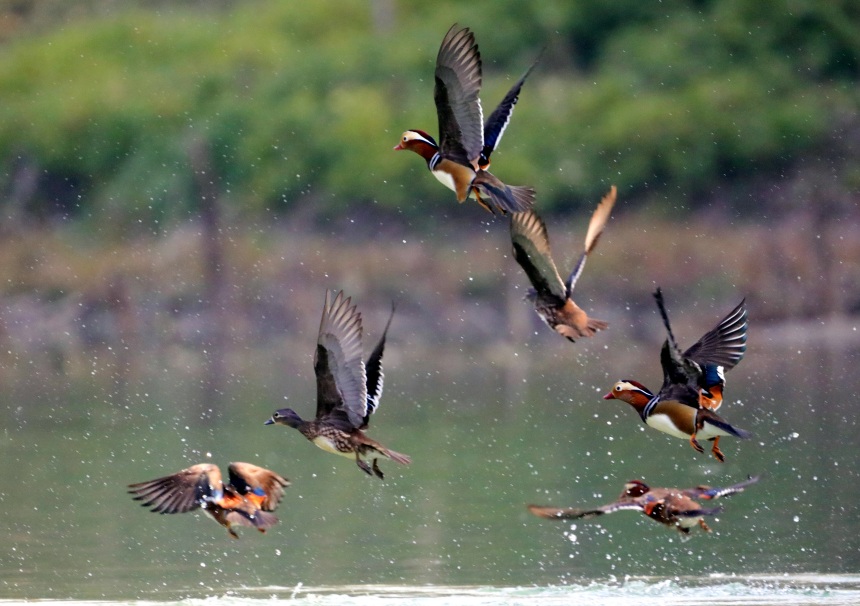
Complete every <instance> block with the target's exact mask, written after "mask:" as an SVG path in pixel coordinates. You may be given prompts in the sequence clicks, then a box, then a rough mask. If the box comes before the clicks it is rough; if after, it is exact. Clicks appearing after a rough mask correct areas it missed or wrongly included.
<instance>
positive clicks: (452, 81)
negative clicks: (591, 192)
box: [394, 24, 535, 214]
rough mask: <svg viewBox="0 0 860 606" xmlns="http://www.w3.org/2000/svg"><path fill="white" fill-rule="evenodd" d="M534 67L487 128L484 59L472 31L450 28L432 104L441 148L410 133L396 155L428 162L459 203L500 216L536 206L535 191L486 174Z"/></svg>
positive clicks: (419, 133) (420, 132)
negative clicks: (473, 204) (471, 200)
mask: <svg viewBox="0 0 860 606" xmlns="http://www.w3.org/2000/svg"><path fill="white" fill-rule="evenodd" d="M532 68H534V64H533V65H532V67H530V68H529V70H528V71H527V72H526V73H525V74H524V75H523V76H522V78H520V79H519V80H518V81H517V82H516V83H515V84H514V85H513V86H512V87H511V89H510V91H508V94H507V95H505V98H504V99H503V100H502V102H501V103H500V104H499V106H498V107H497V108H496V109H495V111H493V113H492V114H491V115H490V118H489V119H488V120H487V123H486V124H482V121H483V110H482V109H481V99H480V98H479V96H478V95H479V93H480V91H481V54H480V52H479V51H478V44H477V43H476V42H475V36H474V34H473V33H472V32H471V31H470V30H469V28H462V29H458V28H457V25H456V24H454V25H453V26H451V29H449V30H448V33H447V34H445V38H444V39H443V40H442V45H441V46H440V47H439V54H438V55H437V56H436V72H435V88H434V93H433V98H434V100H435V102H436V114H437V118H438V122H439V143H436V140H435V139H433V137H432V136H430V135H429V134H427V133H426V132H425V131H423V130H418V129H415V130H407V131H406V132H404V133H403V135H401V137H400V142H399V143H398V144H397V145H396V146H395V147H394V149H395V150H404V149H408V150H411V151H413V152H415V153H416V154H418V155H419V156H421V157H422V158H424V160H425V161H426V162H427V167H428V168H429V169H430V172H431V173H433V176H434V177H436V179H438V180H439V181H440V182H441V183H442V184H443V185H445V186H446V187H448V188H449V189H451V190H453V191H454V193H455V194H456V195H457V201H458V202H461V203H462V202H465V201H466V199H467V198H469V197H470V196H471V197H472V198H474V199H475V200H476V201H477V202H478V204H480V205H481V206H483V207H484V208H485V209H487V210H488V211H490V212H491V213H493V214H495V213H496V212H500V213H502V214H506V213H508V212H520V211H524V210H527V209H529V208H531V206H532V205H533V204H534V196H535V192H534V189H532V188H531V187H522V186H511V185H505V184H504V183H502V181H501V180H499V178H498V177H496V176H495V175H493V174H492V173H491V172H489V171H488V170H487V168H489V166H490V155H491V154H492V152H493V150H495V149H496V147H497V146H498V144H499V142H500V141H501V139H502V135H503V134H504V132H505V128H506V127H507V125H508V122H510V119H511V114H512V112H513V109H514V105H516V103H517V100H518V99H519V94H520V89H521V88H522V86H523V83H524V82H525V79H526V78H527V77H528V75H529V73H531V70H532Z"/></svg>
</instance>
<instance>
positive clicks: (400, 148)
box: [394, 143, 406, 151]
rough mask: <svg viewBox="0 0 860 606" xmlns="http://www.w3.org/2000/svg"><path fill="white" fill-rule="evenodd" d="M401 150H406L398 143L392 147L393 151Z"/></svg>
mask: <svg viewBox="0 0 860 606" xmlns="http://www.w3.org/2000/svg"><path fill="white" fill-rule="evenodd" d="M402 149H406V148H405V147H403V146H402V145H400V144H399V143H398V144H397V145H395V146H394V151H400V150H402Z"/></svg>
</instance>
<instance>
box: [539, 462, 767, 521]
mask: <svg viewBox="0 0 860 606" xmlns="http://www.w3.org/2000/svg"><path fill="white" fill-rule="evenodd" d="M758 480H759V477H758V476H756V477H751V478H749V479H747V480H744V481H743V482H740V483H738V484H734V485H732V486H727V487H725V488H711V487H709V486H697V487H696V488H651V487H650V486H648V485H647V484H646V483H645V482H642V481H641V480H633V481H631V482H628V483H627V484H625V485H624V491H623V492H622V493H621V496H619V497H618V499H617V500H615V501H613V502H612V503H609V504H607V505H602V506H600V507H596V508H594V509H579V508H574V507H563V508H559V507H544V506H540V505H529V506H528V509H529V511H531V512H532V513H533V514H534V515H536V516H538V517H541V518H546V519H549V520H578V519H587V518H593V517H596V516H600V515H603V514H607V513H613V512H616V511H622V510H625V509H629V510H633V511H641V512H642V513H644V514H645V515H646V516H648V517H649V518H651V519H652V520H655V521H657V522H660V523H661V524H665V525H666V526H670V527H674V528H677V529H678V530H679V531H680V532H681V533H682V534H685V535H686V534H689V533H690V530H692V529H693V528H695V527H696V526H698V527H699V528H701V529H702V530H704V531H705V532H710V531H711V529H710V528H708V525H707V524H706V523H705V519H704V516H712V515H716V514H718V513H720V512H721V511H722V507H711V508H703V507H702V506H701V505H699V503H697V502H696V501H695V499H707V500H711V499H718V498H720V497H725V496H728V495H732V494H737V493H739V492H743V490H744V489H745V488H746V487H747V486H749V485H750V484H755V483H756V482H758Z"/></svg>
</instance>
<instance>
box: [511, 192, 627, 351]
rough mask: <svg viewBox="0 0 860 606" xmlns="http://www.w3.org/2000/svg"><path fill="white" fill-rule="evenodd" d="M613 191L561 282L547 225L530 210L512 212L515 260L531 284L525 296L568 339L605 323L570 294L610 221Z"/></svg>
mask: <svg viewBox="0 0 860 606" xmlns="http://www.w3.org/2000/svg"><path fill="white" fill-rule="evenodd" d="M615 193H616V190H615V186H614V185H613V186H612V188H611V189H610V190H609V193H608V194H606V195H605V196H604V197H603V199H602V200H601V201H600V204H598V205H597V208H596V209H595V210H594V213H593V214H592V215H591V221H590V222H589V224H588V232H587V233H586V236H585V250H584V251H583V252H582V256H580V257H579V262H578V263H577V264H576V266H575V267H574V268H573V271H572V272H570V276H568V278H567V282H562V280H561V276H560V275H559V273H558V269H557V268H556V266H555V262H554V261H553V260H552V253H551V251H550V248H549V236H548V235H547V231H546V225H545V224H544V222H543V221H542V220H541V218H540V217H539V216H538V215H537V213H535V212H534V211H533V210H529V211H526V212H522V213H514V214H512V215H511V243H512V244H513V249H514V259H516V261H517V263H519V264H520V266H521V267H522V268H523V270H525V272H526V275H527V276H528V277H529V281H530V282H531V283H532V286H533V287H534V288H531V289H529V291H528V294H527V295H526V298H527V299H528V300H530V301H532V302H533V303H534V306H535V311H536V312H537V314H538V316H540V318H541V320H543V321H544V322H545V323H546V324H547V326H549V327H550V328H552V329H553V330H554V331H556V332H557V333H558V334H560V335H561V336H563V337H566V338H567V339H568V340H569V341H571V342H573V341H575V340H576V339H578V338H582V337H593V336H594V333H596V332H597V331H598V330H602V329H604V328H606V327H607V326H608V324H607V323H606V322H604V321H602V320H596V319H594V318H590V317H588V314H586V313H585V311H583V310H582V309H581V308H580V307H579V306H578V305H577V304H576V303H574V302H573V299H571V298H570V297H571V294H572V293H573V288H574V286H575V285H576V281H577V279H578V278H579V276H580V275H581V274H582V270H583V269H584V268H585V260H586V258H587V257H588V254H589V253H590V252H591V251H592V250H593V249H594V247H595V245H596V244H597V240H598V239H599V238H600V234H602V233H603V228H604V227H605V226H606V222H607V221H608V220H609V215H610V213H611V212H612V206H613V205H614V204H615Z"/></svg>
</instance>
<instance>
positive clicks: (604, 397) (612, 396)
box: [603, 391, 615, 400]
mask: <svg viewBox="0 0 860 606" xmlns="http://www.w3.org/2000/svg"><path fill="white" fill-rule="evenodd" d="M603 399H604V400H614V399H615V394H614V393H612V392H611V391H610V392H609V393H608V394H606V395H605V396H603Z"/></svg>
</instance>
